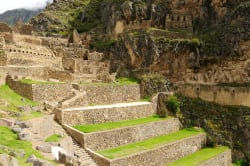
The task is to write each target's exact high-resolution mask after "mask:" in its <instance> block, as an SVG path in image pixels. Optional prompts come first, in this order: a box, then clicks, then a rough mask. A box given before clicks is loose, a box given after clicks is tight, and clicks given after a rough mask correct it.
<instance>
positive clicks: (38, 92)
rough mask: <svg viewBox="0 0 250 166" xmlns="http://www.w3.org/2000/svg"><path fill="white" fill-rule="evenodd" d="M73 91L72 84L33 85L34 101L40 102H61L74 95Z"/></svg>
mask: <svg viewBox="0 0 250 166" xmlns="http://www.w3.org/2000/svg"><path fill="white" fill-rule="evenodd" d="M71 89H72V86H71V84H60V83H59V84H33V85H32V93H33V99H34V101H38V102H43V101H49V102H52V101H54V102H56V101H61V100H63V99H65V98H68V97H69V96H71V95H72V92H71Z"/></svg>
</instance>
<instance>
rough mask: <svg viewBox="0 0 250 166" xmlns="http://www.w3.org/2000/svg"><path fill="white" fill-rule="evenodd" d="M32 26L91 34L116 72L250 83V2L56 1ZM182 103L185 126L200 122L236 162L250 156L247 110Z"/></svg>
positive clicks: (180, 80)
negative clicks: (232, 155) (75, 30)
mask: <svg viewBox="0 0 250 166" xmlns="http://www.w3.org/2000/svg"><path fill="white" fill-rule="evenodd" d="M31 23H33V24H34V26H35V28H36V30H37V31H45V32H50V33H57V34H58V33H59V34H62V35H63V34H67V33H68V32H69V31H70V30H71V29H72V28H76V29H77V30H78V32H87V33H90V34H91V35H92V38H91V39H92V41H90V45H89V47H90V49H94V50H98V51H103V52H104V53H105V54H104V55H105V57H106V58H107V59H110V60H111V61H112V63H111V68H112V71H111V72H117V73H118V76H131V75H132V76H138V75H140V76H141V75H143V74H145V73H160V74H161V75H163V76H165V78H168V79H170V80H171V82H174V83H205V84H217V83H239V84H240V85H243V84H244V83H248V82H250V0H128V1H124V0H55V1H54V3H52V4H51V5H50V6H48V7H47V8H46V9H45V11H44V12H43V13H41V14H40V15H39V16H38V17H36V18H34V19H33V20H32V21H31ZM150 82H151V80H150ZM159 82H160V83H162V82H164V81H159ZM163 84H165V83H163ZM151 87H155V85H152V86H151ZM149 89H150V88H149ZM159 89H160V88H159ZM152 92H154V91H152ZM148 93H151V91H150V92H148ZM181 100H185V101H188V102H185V101H183V103H184V104H185V105H184V106H183V113H182V114H183V119H182V120H183V124H184V125H187V126H188V125H201V126H202V127H204V128H205V129H206V130H207V131H208V133H209V134H210V136H211V139H215V142H216V143H222V144H227V145H230V146H231V147H232V148H233V149H234V157H235V159H240V158H243V157H245V158H246V159H248V160H249V159H250V157H249V153H248V152H249V145H248V144H249V138H248V135H249V122H248V121H249V117H248V116H249V115H248V114H249V108H245V107H244V108H243V107H242V108H231V107H230V108H229V107H220V106H218V105H215V106H214V105H213V103H209V105H208V107H209V108H206V109H203V106H204V105H205V104H206V103H202V102H200V103H199V102H198V103H196V104H194V105H191V106H190V107H189V105H190V102H193V101H191V100H189V99H185V98H182V99H181ZM194 102H195V101H194ZM199 106H202V107H201V110H198V109H199V108H198V107H199ZM191 107H192V108H191ZM189 108H191V109H189ZM217 108H218V109H219V111H214V110H217ZM190 110H198V115H197V116H196V115H190V114H189V113H190ZM228 110H229V111H228ZM204 115H206V116H208V117H207V118H206V119H204V118H203V116H204ZM245 117H246V118H248V119H247V120H245V119H244V118H245ZM193 120H194V121H193ZM224 125H226V127H225V126H224ZM216 126H219V127H222V128H216ZM223 127H225V128H223ZM245 127H246V128H245ZM243 128H245V129H243ZM224 130H225V131H224ZM240 132H243V134H240ZM234 134H235V135H234ZM238 137H243V138H240V139H238ZM245 138H246V139H245ZM223 141H224V142H223ZM245 145H246V146H245Z"/></svg>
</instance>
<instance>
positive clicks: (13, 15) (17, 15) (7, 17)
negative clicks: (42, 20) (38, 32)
mask: <svg viewBox="0 0 250 166" xmlns="http://www.w3.org/2000/svg"><path fill="white" fill-rule="evenodd" d="M41 11H42V9H39V10H35V11H33V10H27V9H15V10H9V11H6V12H4V13H3V14H0V22H5V23H7V24H8V25H14V24H15V23H16V22H17V21H18V20H19V19H21V20H22V21H23V22H24V23H28V22H29V21H30V19H31V18H32V17H34V16H36V15H38V14H39V13H40V12H41Z"/></svg>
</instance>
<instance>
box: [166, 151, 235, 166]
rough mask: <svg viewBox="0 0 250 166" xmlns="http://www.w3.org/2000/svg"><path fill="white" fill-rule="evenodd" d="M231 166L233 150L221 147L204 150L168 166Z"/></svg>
mask: <svg viewBox="0 0 250 166" xmlns="http://www.w3.org/2000/svg"><path fill="white" fill-rule="evenodd" d="M186 165H190V166H191V165H193V166H231V165H232V158H231V150H230V149H229V148H227V147H223V146H219V147H215V148H204V149H202V150H200V151H197V152H195V153H193V154H191V155H188V156H186V157H183V158H181V159H179V160H176V161H174V162H172V163H170V164H167V166H186Z"/></svg>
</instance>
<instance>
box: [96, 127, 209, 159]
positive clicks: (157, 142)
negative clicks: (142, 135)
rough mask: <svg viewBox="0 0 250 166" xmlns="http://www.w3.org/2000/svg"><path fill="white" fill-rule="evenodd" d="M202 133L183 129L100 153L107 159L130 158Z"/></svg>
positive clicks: (191, 129)
mask: <svg viewBox="0 0 250 166" xmlns="http://www.w3.org/2000/svg"><path fill="white" fill-rule="evenodd" d="M201 133H204V132H203V131H201V130H197V129H193V128H189V129H183V130H180V131H178V132H175V133H171V134H167V135H161V136H157V137H154V138H150V139H147V140H144V141H141V142H136V143H132V144H127V145H123V146H119V147H116V148H111V149H106V150H101V151H99V152H98V153H99V154H101V155H103V156H105V157H107V158H110V159H114V158H118V157H123V156H128V155H130V154H133V153H137V152H140V151H144V150H148V149H152V148H156V147H159V146H161V145H164V144H167V143H172V142H175V141H178V140H180V139H184V138H188V137H191V136H195V135H197V134H201Z"/></svg>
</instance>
